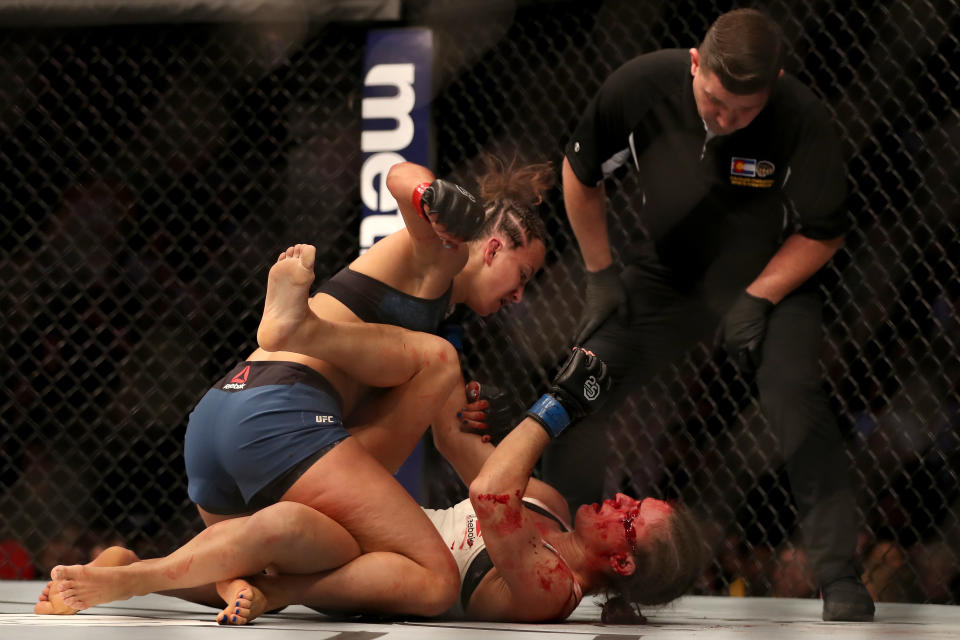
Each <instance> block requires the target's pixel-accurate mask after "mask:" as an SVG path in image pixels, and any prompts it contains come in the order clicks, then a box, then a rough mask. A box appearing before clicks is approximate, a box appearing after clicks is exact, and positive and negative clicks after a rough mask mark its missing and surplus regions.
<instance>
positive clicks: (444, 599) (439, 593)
mask: <svg viewBox="0 0 960 640" xmlns="http://www.w3.org/2000/svg"><path fill="white" fill-rule="evenodd" d="M451 560H452V558H451ZM454 569H456V564H454ZM424 587H425V588H424V589H421V590H420V592H419V594H418V598H417V600H418V602H417V606H416V608H417V609H418V610H417V611H414V612H412V613H413V614H414V615H420V616H428V617H434V616H439V615H442V614H443V613H445V612H446V611H448V610H449V609H450V608H451V607H452V606H453V605H454V604H456V602H457V598H459V597H460V575H459V573H458V572H456V571H454V572H453V574H452V575H451V574H450V573H449V572H445V573H442V574H439V575H435V576H432V577H431V579H430V580H428V581H427V584H426V585H424Z"/></svg>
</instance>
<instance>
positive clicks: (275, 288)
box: [257, 244, 317, 351]
mask: <svg viewBox="0 0 960 640" xmlns="http://www.w3.org/2000/svg"><path fill="white" fill-rule="evenodd" d="M316 254H317V248H316V247H314V246H313V245H309V244H298V245H294V246H292V247H290V248H289V249H287V250H286V251H285V252H283V253H281V254H280V258H279V259H278V260H277V262H276V264H274V265H273V266H272V267H270V275H269V276H268V278H267V299H266V302H265V303H264V305H263V319H262V320H261V321H260V328H259V329H257V342H258V343H259V344H260V346H261V347H262V348H263V349H265V350H267V351H283V350H284V346H285V345H286V344H287V342H288V341H289V339H290V338H291V337H292V336H293V334H294V333H295V331H296V329H297V327H298V326H299V325H300V323H301V321H302V320H303V318H304V317H305V316H306V314H308V313H310V308H309V307H308V306H307V299H308V298H309V295H310V285H311V284H312V283H313V261H314V259H315V257H316Z"/></svg>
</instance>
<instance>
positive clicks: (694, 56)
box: [690, 49, 782, 76]
mask: <svg viewBox="0 0 960 640" xmlns="http://www.w3.org/2000/svg"><path fill="white" fill-rule="evenodd" d="M699 68H700V52H699V51H697V50H696V49H690V75H692V76H695V75H697V69H699ZM781 73H782V72H781Z"/></svg>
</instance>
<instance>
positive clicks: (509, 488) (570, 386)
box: [470, 349, 610, 621]
mask: <svg viewBox="0 0 960 640" xmlns="http://www.w3.org/2000/svg"><path fill="white" fill-rule="evenodd" d="M609 386H610V381H609V380H608V379H607V377H606V367H605V365H604V364H603V363H602V362H601V361H600V360H599V359H597V358H596V357H595V356H593V354H590V353H589V352H586V351H584V350H582V349H576V350H574V353H573V354H572V355H571V356H570V358H569V359H568V360H567V362H566V363H565V365H564V366H563V368H562V369H561V371H560V373H559V374H557V377H556V379H555V380H554V383H553V386H552V388H551V392H550V393H548V394H544V396H542V397H541V398H540V400H539V401H537V403H536V404H534V405H533V407H531V408H530V410H529V411H528V412H527V417H526V418H524V419H523V421H522V422H521V423H520V424H519V425H517V427H516V428H514V429H513V430H512V431H511V432H510V433H509V434H508V435H507V436H506V437H505V438H504V439H503V441H502V442H501V443H500V444H499V445H498V446H497V447H496V449H494V450H493V452H492V453H490V455H489V457H488V458H487V460H486V462H485V463H484V465H483V467H482V468H481V469H480V472H479V473H478V474H477V477H476V478H475V479H474V480H473V482H471V483H470V501H471V502H472V503H473V507H474V509H475V510H476V513H477V516H478V517H479V520H480V524H481V527H482V529H483V538H484V541H485V542H486V545H487V551H488V552H489V554H490V558H491V560H493V564H494V566H495V567H496V568H497V571H498V572H499V576H500V578H501V579H502V580H503V582H504V585H505V589H503V590H501V591H498V592H496V593H495V595H494V597H493V598H492V599H491V600H490V601H488V602H486V603H485V607H484V609H483V610H482V611H477V612H472V613H475V614H476V615H479V616H481V617H489V618H501V619H512V620H524V621H544V620H550V619H560V618H564V617H566V616H567V615H569V613H570V611H571V610H572V608H573V607H575V606H576V602H575V601H573V600H571V597H570V596H571V593H572V592H573V581H574V579H575V578H574V576H573V573H572V572H571V570H570V568H569V567H567V566H566V564H565V563H564V562H563V561H562V560H561V559H560V558H559V557H558V556H557V554H556V553H554V552H553V551H551V550H550V549H548V548H547V547H546V546H545V545H544V544H543V541H542V539H541V533H540V530H539V529H538V528H537V525H536V523H535V522H534V520H533V519H532V518H531V517H530V516H529V515H528V513H527V511H526V509H524V507H523V504H522V502H521V498H522V497H523V496H524V494H525V493H526V492H527V490H528V485H529V482H530V479H531V478H530V474H531V473H532V471H533V466H534V465H535V464H536V462H537V460H539V458H540V455H541V454H542V453H543V450H544V449H545V448H546V446H547V444H549V442H550V440H551V438H552V437H554V436H556V435H558V434H559V433H561V432H562V431H563V430H564V429H565V428H566V427H567V426H568V425H570V424H571V422H572V421H574V420H576V419H577V418H579V417H582V416H583V415H585V414H586V413H588V412H590V411H592V410H594V408H595V407H596V406H598V405H599V404H600V403H601V402H602V401H603V400H604V399H605V398H606V394H607V392H608V390H609Z"/></svg>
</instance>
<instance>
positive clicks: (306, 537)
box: [38, 251, 703, 623]
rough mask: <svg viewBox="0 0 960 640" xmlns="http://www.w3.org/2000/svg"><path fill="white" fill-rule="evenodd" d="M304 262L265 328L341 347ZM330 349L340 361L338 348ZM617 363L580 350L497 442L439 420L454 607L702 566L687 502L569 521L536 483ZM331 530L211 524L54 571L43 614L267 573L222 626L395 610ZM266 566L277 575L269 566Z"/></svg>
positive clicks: (308, 521) (679, 580) (518, 613)
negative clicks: (307, 288)
mask: <svg viewBox="0 0 960 640" xmlns="http://www.w3.org/2000/svg"><path fill="white" fill-rule="evenodd" d="M297 257H298V258H299V259H298V260H297V259H291V258H297ZM297 269H308V270H310V269H312V264H309V257H308V254H307V252H306V251H301V252H299V255H291V254H290V253H289V252H288V254H287V257H286V258H285V257H281V260H280V262H278V263H277V265H275V266H274V268H273V269H272V270H271V277H270V289H269V290H268V298H267V308H266V312H265V314H264V319H263V323H262V324H261V327H260V333H259V336H260V338H261V340H262V341H263V342H265V343H269V344H271V345H272V346H282V348H284V349H287V350H288V349H301V348H302V349H304V350H305V351H307V352H308V353H310V352H317V350H325V349H328V348H329V344H333V343H337V342H339V341H341V340H343V339H344V337H345V336H343V335H341V332H342V331H343V330H344V329H345V328H346V327H344V325H341V324H336V323H329V322H326V321H323V320H321V319H319V318H317V317H316V316H314V315H312V314H309V313H306V314H304V313H302V312H301V311H298V309H301V308H303V292H302V289H301V288H300V287H299V286H298V285H296V284H292V283H294V282H296V276H297ZM351 329H357V334H356V336H355V337H359V336H360V335H362V332H370V333H371V334H375V335H371V337H372V338H378V337H383V336H386V335H392V336H393V337H394V342H395V343H397V344H400V343H405V342H408V341H409V339H410V337H409V333H410V332H407V331H405V330H403V329H399V328H396V327H383V326H377V325H355V326H353V327H351ZM378 332H379V333H378ZM346 337H349V336H346ZM385 342H389V341H385ZM371 344H373V345H376V344H377V340H370V341H364V340H360V341H358V342H357V344H356V345H354V348H353V349H352V350H351V351H350V356H349V357H350V358H353V359H354V360H363V359H364V358H369V359H370V360H371V361H372V362H374V363H375V362H379V361H382V358H383V357H385V356H384V353H383V352H381V351H380V349H381V348H382V347H381V346H374V347H369V346H367V347H365V346H364V345H371ZM394 355H397V354H396V353H394ZM324 356H325V357H327V358H330V357H331V355H330V353H329V352H326V351H325V352H324ZM334 361H336V360H334ZM604 369H605V368H604V366H603V364H602V363H601V362H600V361H599V360H597V359H596V358H594V357H593V356H592V354H589V353H587V352H585V351H583V350H575V351H574V353H573V355H572V356H571V357H570V359H569V360H568V361H567V363H566V364H565V365H564V367H563V368H562V369H561V371H560V373H559V374H558V376H557V378H556V379H555V380H554V384H553V386H552V389H551V392H550V393H548V394H545V395H544V396H543V397H542V398H541V399H540V400H539V401H538V402H537V403H536V404H535V405H534V406H533V407H531V409H530V410H529V411H528V414H527V417H526V418H525V419H524V420H523V421H522V422H521V423H520V424H519V425H517V427H516V428H515V429H514V430H513V431H511V432H510V433H509V434H508V435H507V436H506V438H505V439H504V440H503V441H502V442H501V443H500V445H499V446H498V447H496V448H493V447H492V445H490V444H488V443H484V442H481V440H480V439H479V438H477V437H476V436H473V435H469V434H464V433H461V432H460V431H459V429H457V428H456V426H450V425H449V424H448V426H446V427H443V428H435V431H434V437H435V439H436V440H437V446H438V448H439V449H440V451H441V452H442V453H443V454H444V455H445V456H446V457H447V458H448V459H449V460H450V462H451V463H452V464H453V465H454V467H455V468H456V469H457V471H458V473H459V474H460V475H461V477H462V478H463V479H464V481H465V482H466V483H468V484H469V487H470V498H469V500H468V501H465V502H464V503H461V504H459V505H457V506H455V507H453V508H451V509H446V510H426V513H427V515H428V516H429V518H430V520H431V521H432V522H433V524H434V526H435V527H436V529H437V531H438V532H439V533H440V535H442V536H443V538H444V541H445V544H446V547H447V548H448V549H449V550H450V553H451V554H452V555H453V556H454V557H455V558H456V562H457V565H458V567H459V570H460V585H461V586H460V593H459V598H458V602H457V605H455V607H454V609H455V610H456V609H458V608H459V609H460V611H459V613H461V614H462V615H465V616H466V617H469V618H472V619H488V620H514V621H526V622H536V621H548V620H560V619H563V618H565V617H567V616H568V615H569V614H570V613H571V612H572V611H573V610H574V609H575V608H576V606H577V604H578V603H579V601H580V598H581V597H582V594H585V593H596V592H607V593H610V592H614V593H619V594H622V596H623V597H624V598H625V599H626V600H628V601H629V602H633V603H638V604H656V603H660V602H666V601H669V600H671V599H673V598H675V597H678V596H679V595H681V594H682V593H683V592H684V591H686V589H687V588H688V587H689V586H690V585H691V584H692V582H693V581H694V580H695V579H696V577H697V576H698V575H699V572H700V569H701V567H702V557H703V556H702V551H701V549H702V547H701V542H700V538H699V535H698V532H697V527H696V525H695V523H694V522H693V519H692V518H691V517H690V515H689V514H688V513H687V512H686V511H685V510H683V509H681V508H679V507H674V506H670V505H668V504H666V503H664V502H661V501H658V500H654V499H651V498H647V499H645V500H643V501H637V500H634V499H633V498H630V497H628V496H625V495H623V494H618V495H617V496H616V498H615V499H614V500H608V501H605V502H604V503H603V504H602V505H589V506H584V507H581V508H580V509H579V510H578V511H577V513H576V518H575V526H574V527H573V528H572V529H571V528H570V527H569V526H568V525H567V524H566V522H567V520H568V517H567V516H568V515H569V509H568V508H567V506H566V503H565V501H564V500H563V498H562V497H561V496H560V494H559V493H558V492H557V491H555V490H553V489H552V488H551V487H549V486H547V485H545V484H543V483H542V482H539V481H537V480H535V479H532V478H531V477H530V474H531V472H532V469H533V466H534V464H535V463H536V461H537V460H538V458H539V457H540V454H541V453H542V452H543V450H544V448H545V447H546V446H547V444H548V443H549V442H550V439H551V437H553V436H556V435H557V434H559V433H560V432H561V431H562V430H563V429H564V428H566V427H567V426H568V425H569V424H570V423H571V422H572V421H575V420H576V419H577V418H578V417H580V416H582V415H584V414H585V413H586V412H589V411H591V410H592V409H593V407H594V406H596V405H597V404H599V402H601V401H602V400H603V399H604V396H605V392H606V389H607V387H608V385H607V381H606V374H605V370H604ZM468 387H469V385H468ZM381 437H383V438H386V439H387V440H388V441H391V442H393V445H394V446H398V447H401V448H402V447H404V446H406V444H405V443H400V442H397V441H396V438H395V437H394V436H393V434H390V433H387V432H382V433H381ZM375 449H377V450H380V449H379V448H375ZM355 507H356V508H358V510H365V511H370V512H372V513H379V514H381V515H382V516H384V517H389V513H390V512H392V508H393V507H392V505H391V504H390V503H389V502H385V501H383V499H382V497H381V496H379V495H375V494H370V495H369V496H368V498H367V500H366V501H364V502H363V503H358V504H356V505H355ZM328 533H329V534H330V535H332V537H333V539H334V540H337V539H338V536H339V531H338V529H337V526H336V523H334V522H332V521H331V520H330V519H329V518H325V517H324V515H323V514H322V513H319V512H318V511H316V510H314V509H311V508H309V507H304V506H303V505H299V504H295V503H289V502H281V503H278V504H275V505H272V506H269V507H266V508H264V509H262V510H260V511H259V512H257V513H255V514H253V515H251V516H248V517H244V518H235V519H231V520H227V521H224V522H221V523H219V524H217V525H215V526H212V527H209V528H208V529H206V530H205V531H203V532H202V533H200V534H199V535H198V536H196V537H195V538H194V539H193V540H191V541H190V542H188V543H187V544H186V545H185V546H184V547H181V548H180V549H178V550H177V551H175V552H174V553H172V554H171V555H169V556H167V557H165V558H160V559H154V560H145V561H140V562H133V563H132V564H128V565H126V566H118V567H103V566H96V563H94V564H91V565H86V566H79V565H77V566H71V567H63V566H60V567H56V568H55V569H54V570H53V574H52V576H53V578H54V579H55V580H56V581H57V582H55V583H53V586H52V587H51V588H49V589H48V590H47V591H46V592H45V595H44V596H41V602H40V603H38V608H45V607H46V606H52V604H51V601H52V600H54V599H60V598H62V601H63V602H64V603H65V604H66V605H67V606H69V607H71V608H73V609H83V608H87V607H90V606H94V605H96V604H102V603H105V602H109V601H113V600H118V599H126V598H129V597H131V596H133V595H139V594H145V593H149V592H154V591H162V592H165V593H168V594H170V595H178V596H182V597H183V596H186V597H188V599H189V593H188V592H185V591H182V590H183V589H185V588H189V587H195V586H200V585H204V584H206V583H210V582H215V581H222V580H227V579H230V578H236V577H238V576H256V577H251V578H247V579H246V580H244V579H238V580H235V581H234V582H233V589H234V593H236V594H237V597H236V600H234V601H233V602H232V603H230V606H228V607H227V609H226V610H225V611H224V612H223V613H221V614H220V616H219V617H218V621H220V622H221V623H245V622H249V621H250V620H252V619H254V618H255V617H257V616H258V615H260V614H261V613H263V612H264V611H267V610H270V609H274V608H277V607H281V606H284V605H287V604H292V603H299V604H306V605H308V606H311V607H314V608H316V609H318V610H320V611H323V612H327V613H334V612H336V613H395V612H396V611H395V610H384V609H383V608H382V602H381V598H380V597H379V596H378V595H377V593H376V590H377V589H378V588H379V589H384V588H387V589H397V590H400V591H401V592H409V587H410V585H407V584H406V583H405V582H404V581H403V580H402V579H400V580H399V581H398V580H396V579H393V580H391V581H390V582H389V583H388V584H384V580H383V573H382V572H381V571H380V570H379V568H378V558H379V557H380V554H377V553H368V554H365V555H364V556H361V558H366V559H368V560H369V561H368V562H366V563H364V564H363V565H362V566H359V565H358V564H357V561H356V560H353V561H350V562H347V564H346V565H345V566H343V567H341V568H336V569H333V570H330V569H332V566H333V565H332V562H334V561H336V558H334V557H333V555H335V554H331V552H330V550H329V547H328V546H327V544H326V542H325V541H324V538H325V537H326V536H327V535H328ZM335 546H336V545H335ZM114 553H115V554H117V555H119V556H122V555H123V554H122V552H118V551H114ZM344 555H349V553H347V554H344ZM129 559H130V558H129V557H127V558H122V559H121V560H120V561H121V562H125V561H128V560H129ZM101 564H102V563H101ZM266 568H269V569H270V574H269V575H262V574H261V575H257V574H259V573H260V572H261V571H262V570H264V569H266ZM371 589H373V591H371Z"/></svg>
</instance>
